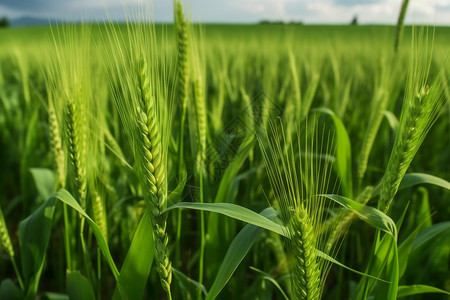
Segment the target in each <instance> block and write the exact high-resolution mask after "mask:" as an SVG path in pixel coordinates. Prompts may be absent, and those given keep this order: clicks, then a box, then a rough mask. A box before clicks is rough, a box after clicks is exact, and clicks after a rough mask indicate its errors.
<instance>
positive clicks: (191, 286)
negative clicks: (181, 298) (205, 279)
mask: <svg viewBox="0 0 450 300" xmlns="http://www.w3.org/2000/svg"><path fill="white" fill-rule="evenodd" d="M172 271H173V275H174V276H175V278H176V279H177V280H178V284H180V285H181V286H182V289H184V290H185V292H186V293H189V294H190V295H191V297H192V296H196V295H197V290H199V289H200V290H201V291H202V293H203V295H205V296H206V295H207V293H208V292H207V291H206V288H205V286H204V285H203V284H200V283H199V282H198V281H195V280H193V279H192V278H189V277H187V276H186V275H184V274H183V273H182V272H180V271H178V270H177V269H175V268H172Z"/></svg>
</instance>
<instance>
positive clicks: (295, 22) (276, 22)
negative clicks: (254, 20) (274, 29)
mask: <svg viewBox="0 0 450 300" xmlns="http://www.w3.org/2000/svg"><path fill="white" fill-rule="evenodd" d="M259 24H260V25H283V24H297V25H303V22H302V21H290V22H284V21H280V20H274V21H270V20H261V21H259Z"/></svg>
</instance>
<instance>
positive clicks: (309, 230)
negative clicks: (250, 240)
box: [289, 207, 321, 299]
mask: <svg viewBox="0 0 450 300" xmlns="http://www.w3.org/2000/svg"><path fill="white" fill-rule="evenodd" d="M289 228H290V233H291V252H292V257H293V260H294V261H293V264H292V265H293V266H294V267H293V268H292V276H293V278H292V284H293V289H294V292H295V293H294V294H295V295H296V298H297V299H319V296H320V286H319V284H320V273H321V270H320V265H319V263H318V260H317V257H316V253H315V250H316V248H315V247H316V245H317V242H316V236H315V233H314V225H313V223H312V222H311V220H310V216H309V213H308V211H307V210H306V209H304V208H303V207H299V208H298V209H297V210H296V212H295V215H294V216H293V217H292V221H291V222H290V223H289Z"/></svg>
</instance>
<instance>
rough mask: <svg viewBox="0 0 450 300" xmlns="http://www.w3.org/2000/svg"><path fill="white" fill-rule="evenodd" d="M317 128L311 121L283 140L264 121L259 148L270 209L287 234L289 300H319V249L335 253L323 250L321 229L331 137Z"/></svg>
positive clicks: (323, 269) (330, 250)
mask: <svg viewBox="0 0 450 300" xmlns="http://www.w3.org/2000/svg"><path fill="white" fill-rule="evenodd" d="M317 126H318V125H317V121H316V120H308V119H306V120H305V122H304V123H302V126H297V127H296V128H295V130H293V131H292V133H291V134H293V135H294V136H292V137H290V138H289V139H288V138H287V137H286V134H287V133H286V131H285V130H284V127H285V126H283V124H282V123H281V122H280V123H279V124H277V123H273V122H269V129H268V130H267V134H265V135H264V137H263V138H262V139H261V143H260V144H261V145H262V152H263V156H264V161H265V166H266V168H267V171H268V176H269V179H270V183H271V186H272V190H273V192H274V198H275V207H277V208H279V210H280V215H281V220H283V223H284V224H285V226H286V227H287V229H288V234H287V235H288V236H289V239H287V242H286V244H287V248H288V255H289V268H290V274H291V298H292V299H320V298H321V295H322V291H323V288H324V283H325V280H326V277H327V274H328V271H329V267H330V264H329V262H328V261H327V260H325V259H323V257H321V256H320V255H318V250H320V251H324V252H325V253H326V254H327V255H330V256H333V255H334V254H335V252H336V249H337V248H336V247H329V246H327V245H328V242H327V241H328V240H329V239H330V236H329V234H330V233H329V232H327V230H324V224H325V220H326V219H327V218H328V216H327V209H328V208H329V207H330V203H327V202H326V199H325V198H324V197H323V196H322V194H324V193H326V192H327V191H329V189H331V190H333V189H335V188H336V183H332V180H331V178H330V174H331V163H330V161H329V160H326V159H324V157H326V156H325V154H327V152H329V151H332V146H331V145H332V142H333V141H332V140H333V137H332V135H330V134H329V133H327V132H326V131H325V130H323V131H321V130H320V129H319V128H318V127H317ZM331 228H333V226H331Z"/></svg>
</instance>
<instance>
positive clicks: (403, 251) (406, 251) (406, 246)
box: [398, 223, 423, 278]
mask: <svg viewBox="0 0 450 300" xmlns="http://www.w3.org/2000/svg"><path fill="white" fill-rule="evenodd" d="M422 226H423V223H422V224H420V225H419V226H417V227H416V229H414V230H413V232H411V234H410V235H409V236H408V237H407V238H406V239H405V240H404V241H403V242H402V243H401V244H400V246H399V247H398V252H399V254H398V256H399V266H400V274H399V276H400V278H401V277H402V276H403V274H404V273H405V271H406V267H407V265H408V258H409V255H410V253H411V249H412V245H413V242H414V240H415V239H416V237H417V234H418V233H419V231H420V230H421V229H422Z"/></svg>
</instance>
